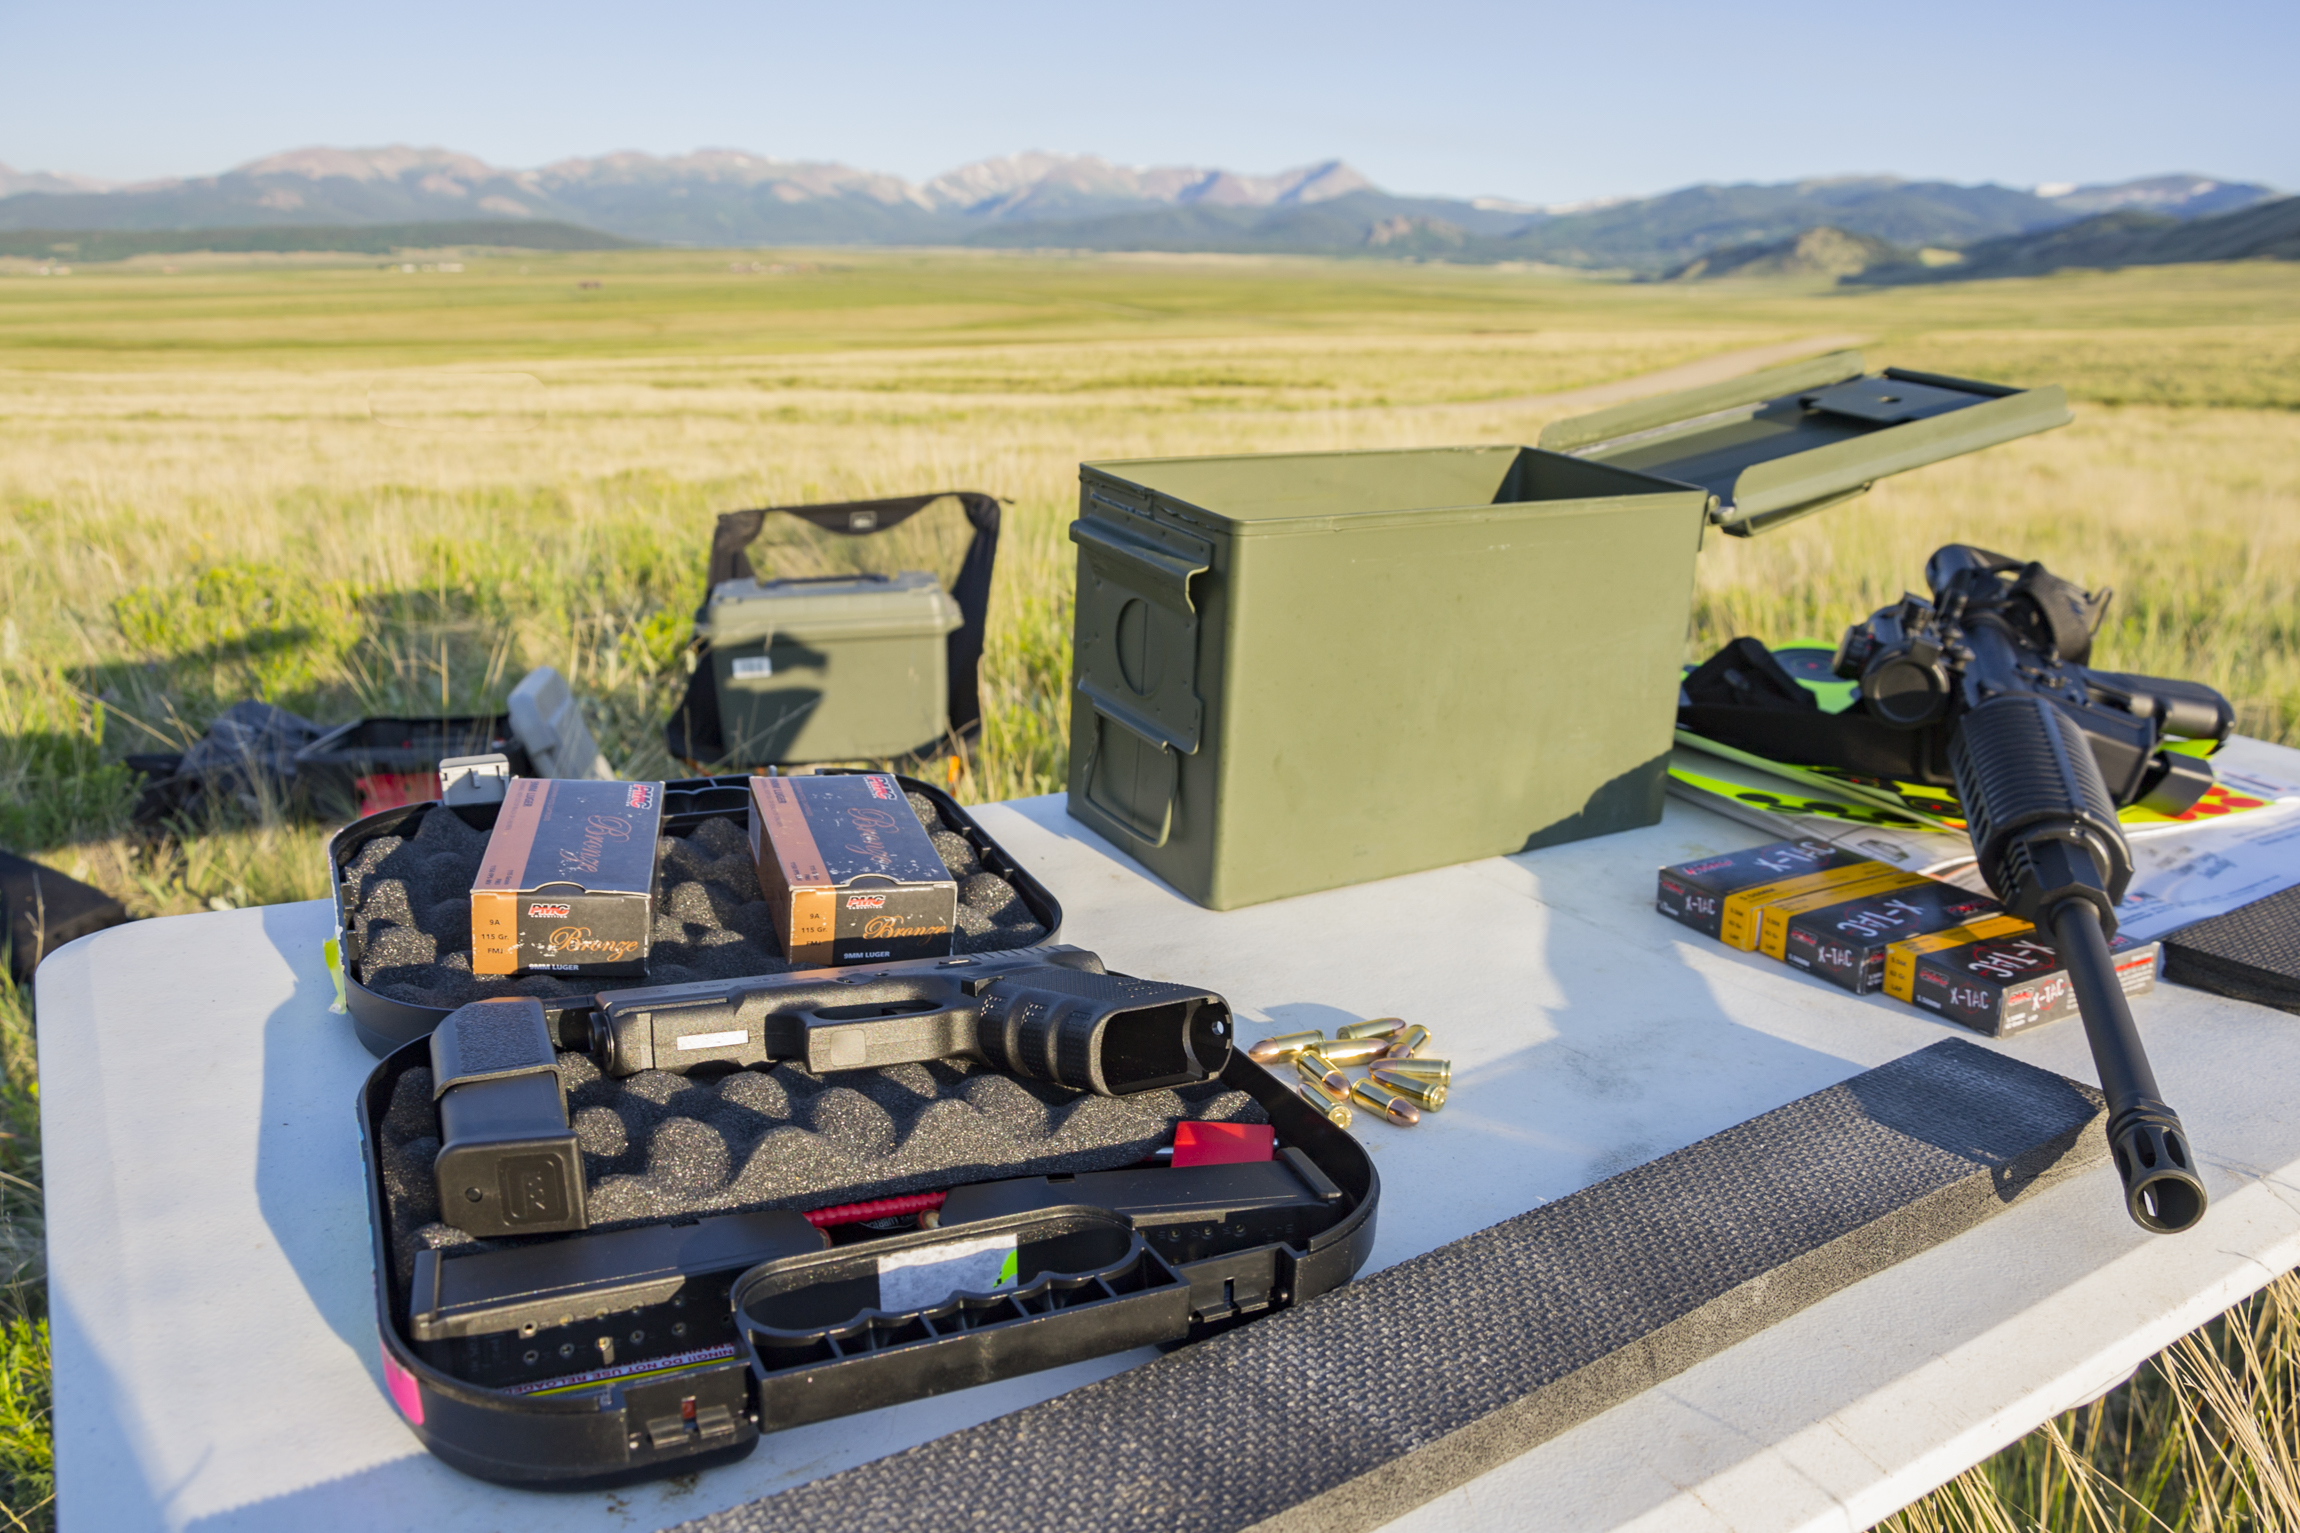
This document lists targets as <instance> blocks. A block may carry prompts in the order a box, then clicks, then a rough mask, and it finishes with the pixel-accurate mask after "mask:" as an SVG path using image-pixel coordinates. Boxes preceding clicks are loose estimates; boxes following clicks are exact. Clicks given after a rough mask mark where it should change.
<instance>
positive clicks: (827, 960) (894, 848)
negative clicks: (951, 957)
mask: <svg viewBox="0 0 2300 1533" xmlns="http://www.w3.org/2000/svg"><path fill="white" fill-rule="evenodd" d="M751 856H752V857H753V858H754V859H755V860H756V861H757V863H758V867H759V889H760V891H761V892H763V893H764V894H765V895H766V897H767V905H768V907H769V908H770V909H771V910H772V911H773V912H774V917H775V935H776V937H777V939H778V940H780V941H781V943H782V944H783V953H784V956H785V957H787V958H789V959H790V960H791V961H792V962H793V963H802V964H808V965H810V966H817V967H828V966H831V965H835V964H848V963H876V962H882V961H885V960H888V959H895V958H936V957H941V956H943V955H944V954H947V953H949V952H950V950H951V945H952V941H953V939H954V937H955V935H956V932H957V927H958V883H957V881H956V880H955V879H953V878H952V877H951V875H950V869H949V868H948V867H947V866H946V865H945V864H944V863H943V860H942V859H941V858H940V857H939V856H937V855H936V854H935V850H934V841H933V839H932V838H930V837H929V836H928V835H927V833H926V829H925V827H924V826H922V825H921V824H919V820H918V816H917V815H916V814H913V813H912V812H911V807H910V805H909V803H908V802H907V801H905V799H904V797H903V791H902V784H901V783H900V782H898V781H897V780H896V779H895V778H894V777H892V776H890V775H888V774H886V773H883V772H858V773H852V774H839V775H836V776H825V777H815V776H808V777H754V778H752V779H751Z"/></svg>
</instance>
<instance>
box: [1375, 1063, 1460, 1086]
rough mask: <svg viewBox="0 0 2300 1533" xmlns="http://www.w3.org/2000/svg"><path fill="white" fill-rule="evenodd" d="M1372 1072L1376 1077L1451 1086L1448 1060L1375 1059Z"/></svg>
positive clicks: (1451, 1075)
mask: <svg viewBox="0 0 2300 1533" xmlns="http://www.w3.org/2000/svg"><path fill="white" fill-rule="evenodd" d="M1373 1070H1374V1073H1375V1074H1376V1075H1382V1076H1395V1077H1397V1078H1398V1079H1400V1080H1408V1081H1429V1082H1432V1083H1434V1084H1436V1085H1440V1086H1450V1085H1452V1084H1453V1061H1452V1060H1450V1059H1377V1060H1375V1061H1374V1064H1373Z"/></svg>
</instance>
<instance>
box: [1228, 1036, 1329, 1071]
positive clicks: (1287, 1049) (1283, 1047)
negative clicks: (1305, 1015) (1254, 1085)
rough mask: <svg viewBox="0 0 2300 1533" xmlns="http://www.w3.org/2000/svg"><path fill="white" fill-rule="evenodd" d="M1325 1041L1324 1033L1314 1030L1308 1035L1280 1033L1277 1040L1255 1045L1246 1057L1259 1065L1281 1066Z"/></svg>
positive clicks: (1265, 1039) (1267, 1040) (1272, 1039)
mask: <svg viewBox="0 0 2300 1533" xmlns="http://www.w3.org/2000/svg"><path fill="white" fill-rule="evenodd" d="M1325 1039H1326V1035H1325V1034H1324V1033H1321V1032H1317V1031H1314V1030H1313V1031H1311V1032H1307V1033H1280V1034H1279V1035H1278V1036H1277V1037H1275V1038H1264V1039H1263V1040H1262V1041H1261V1042H1260V1043H1257V1044H1255V1045H1254V1046H1253V1047H1252V1048H1250V1049H1248V1050H1247V1051H1246V1057H1247V1058H1248V1059H1251V1060H1252V1061H1253V1062H1254V1063H1256V1064H1258V1065H1274V1064H1280V1063H1282V1062H1284V1061H1286V1060H1289V1059H1292V1058H1293V1057H1294V1056H1295V1055H1296V1054H1299V1053H1301V1052H1302V1050H1304V1049H1306V1048H1308V1047H1309V1046H1310V1045H1311V1044H1313V1043H1323V1042H1325Z"/></svg>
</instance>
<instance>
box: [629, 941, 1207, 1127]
mask: <svg viewBox="0 0 2300 1533" xmlns="http://www.w3.org/2000/svg"><path fill="white" fill-rule="evenodd" d="M597 1008H598V1009H597V1010H596V1011H594V1012H593V1013H592V1020H591V1054H592V1057H593V1058H594V1059H596V1060H597V1061H598V1062H599V1068H600V1069H601V1070H603V1071H605V1072H606V1073H607V1074H609V1075H636V1074H637V1073H638V1072H640V1071H641V1070H669V1071H672V1072H674V1073H679V1074H683V1073H685V1072H686V1071H688V1070H690V1069H693V1068H694V1067H695V1066H697V1065H702V1064H717V1063H730V1064H737V1065H757V1064H767V1063H769V1062H771V1061H774V1060H789V1061H791V1062H792V1063H793V1064H796V1065H799V1066H801V1067H803V1068H805V1069H806V1070H808V1071H810V1072H813V1073H816V1074H820V1073H823V1072H826V1071H832V1070H861V1069H869V1068H874V1067H876V1066H879V1065H899V1064H913V1063H918V1062H922V1061H925V1060H930V1059H978V1060H981V1061H982V1062H983V1063H984V1064H987V1065H990V1066H992V1067H993V1068H995V1069H999V1070H1004V1071H1006V1072H1008V1073H1009V1074H1013V1075H1020V1076H1024V1077H1027V1078H1029V1079H1033V1080H1045V1081H1053V1082H1055V1083H1056V1084H1057V1085H1062V1086H1069V1087H1072V1088H1073V1089H1075V1090H1079V1091H1091V1092H1094V1093H1096V1094H1098V1095H1101V1096H1113V1097H1115V1096H1130V1095H1132V1094H1133V1093H1135V1092H1138V1091H1152V1090H1156V1089H1157V1088H1159V1087H1161V1086H1182V1085H1188V1084H1190V1083H1191V1082H1194V1081H1203V1080H1208V1079H1211V1078H1212V1077H1214V1076H1216V1075H1218V1074H1220V1073H1221V1070H1222V1067H1223V1065H1224V1064H1226V1063H1228V1061H1229V1058H1230V1032H1231V1028H1230V1008H1229V1005H1228V1004H1227V1003H1226V1002H1225V1001H1223V999H1222V998H1221V997H1220V996H1218V995H1216V994H1214V993H1213V992H1212V991H1209V990H1203V989H1198V988H1195V987H1193V986H1189V985H1169V984H1163V983H1161V982H1159V981H1156V980H1147V979H1135V978H1132V977H1131V976H1128V975H1124V974H1110V973H1105V972H1104V971H1103V968H1102V960H1101V959H1099V958H1097V957H1095V956H1094V955H1093V954H1092V953H1089V952H1087V951H1085V950H1084V949H1082V948H1074V947H1060V946H1056V947H1033V948H1020V949H1017V950H1015V951H1013V952H1007V953H978V954H974V955H971V956H967V957H960V958H914V959H909V960H905V961H901V962H896V963H873V964H857V965H854V966H853V967H851V968H844V969H812V970H807V971H804V972H801V973H796V974H769V975H761V976H758V977H756V978H752V979H732V980H714V981H706V982H703V983H699V984H691V985H658V986H653V987H649V988H646V989H640V990H616V991H611V992H608V993H606V994H603V995H601V996H600V997H599V999H598V1003H597Z"/></svg>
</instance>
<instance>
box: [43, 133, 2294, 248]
mask: <svg viewBox="0 0 2300 1533" xmlns="http://www.w3.org/2000/svg"><path fill="white" fill-rule="evenodd" d="M2272 195H2274V194H2273V193H2272V192H2270V191H2269V189H2268V188H2266V187H2260V186H2251V185H2247V184H2244V183H2237V182H2223V181H2217V180H2214V179H2212V178H2209V177H2204V176H2195V175H2176V176H2155V177H2150V178H2147V179H2145V180H2140V181H2130V182H2121V183H2118V184H2116V185H2114V186H2086V187H2079V186H2051V187H2043V188H2039V189H2037V190H2035V191H2025V190H2021V189H2018V188H2014V187H2004V186H1959V185H1954V184H1951V183H1947V182H1925V181H1901V180H1897V179H1895V178H1892V177H1887V176H1860V177H1838V178H1831V179H1821V180H1808V181H1798V182H1791V183H1785V184H1781V185H1734V186H1694V187H1686V188H1684V189H1682V190H1679V191H1674V192H1669V193H1666V194H1664V195H1662V196H1658V197H1648V198H1641V199H1616V200H1612V201H1607V202H1603V203H1585V204H1579V205H1574V206H1559V207H1549V208H1542V207H1535V206H1532V205H1529V204H1525V203H1517V202H1510V201H1506V200H1503V199H1499V198H1487V197H1481V198H1474V199H1470V200H1466V201H1465V200H1460V199H1454V198H1436V197H1403V196H1398V195H1395V194H1393V193H1390V192H1387V191H1384V190H1382V189H1381V188H1379V187H1377V186H1375V185H1373V184H1372V183H1371V182H1369V181H1368V180H1367V179H1366V178H1365V177H1364V176H1363V175H1360V174H1359V173H1358V172H1357V171H1355V170H1353V169H1352V168H1351V167H1349V166H1348V165H1345V164H1343V163H1341V162H1340V161H1338V160H1328V161H1323V162H1320V163H1317V164H1312V165H1303V166H1297V167H1295V168H1293V169H1290V170H1282V171H1278V172H1275V173H1273V174H1269V175H1250V174H1244V173H1241V172H1237V171H1231V170H1223V169H1217V168H1211V167H1206V166H1187V165H1167V166H1151V167H1133V166H1124V165H1116V164H1112V163H1111V162H1110V161H1108V160H1104V159H1100V158H1097V157H1095V156H1093V155H1063V154H1045V153H1036V152H1034V153H1029V154H1018V155H1008V156H1004V157H1002V158H999V159H991V160H980V161H977V162H975V163H973V164H971V165H963V166H961V167H959V168H958V169H956V170H953V171H950V172H948V173H947V174H945V175H940V176H936V177H935V178H933V179H932V180H929V181H926V182H923V183H916V184H914V183H912V182H909V181H906V180H904V179H902V178H901V177H899V176H891V175H886V174H883V173H880V172H875V171H869V170H862V169H858V168H856V167H854V166H851V165H841V164H837V163H835V162H830V161H802V160H779V159H775V158H772V157H770V156H766V155H757V154H749V153H746V152H744V151H741V150H734V149H706V150H699V151H697V152H695V153H692V154H684V155H674V156H667V157H666V156H657V155H647V154H637V153H623V154H610V155H602V156H599V157H596V158H591V159H572V160H562V161H559V162H557V163H555V164H550V165H545V166H542V167H540V168H537V169H532V170H510V169H504V168H502V167H500V166H495V165H490V164H488V163H486V162H485V161H483V160H480V159H477V158H475V157H474V156H471V155H467V154H459V153H456V152H454V151H451V150H446V149H424V148H411V147H408V146H405V145H396V146H392V147H389V148H383V149H330V148H314V149H299V150H294V151H292V152H290V153H286V154H279V155H273V156H271V157H269V158H267V159H262V160H257V161H254V162H252V163H250V164H246V165H242V166H239V167H238V168H236V169H233V170H230V171H226V172H225V173H223V174H221V175H217V176H205V177H196V178H191V179H185V180H170V181H159V182H149V183H145V184H141V185H136V186H105V185H102V184H100V183H95V182H89V181H86V180H84V179H79V178H73V177H67V176H58V175H49V174H46V173H41V172H23V173H19V172H16V171H12V170H9V169H8V168H7V167H5V166H0V230H10V229H13V230H56V229H67V230H82V231H97V230H111V231H129V230H181V229H223V228H254V227H264V228H271V229H276V230H296V231H302V230H308V229H312V228H320V227H331V226H362V225H375V224H408V223H416V222H443V221H444V222H462V221H466V220H471V219H503V220H513V221H520V222H525V223H551V222H556V223H562V224H569V225H576V226H581V227H585V228H591V229H599V230H604V231H606V232H607V233H609V234H613V235H619V236H621V237H623V238H625V239H631V240H643V241H648V242H651V243H667V244H685V245H698V246H747V245H748V246H755V245H886V244H920V245H958V244H973V245H983V246H995V247H1000V248H1006V249H1072V250H1077V249H1085V250H1174V251H1194V250H1212V251H1251V252H1262V253H1270V254H1285V253H1300V254H1309V253H1316V254H1334V255H1367V256H1376V257H1388V258H1396V257H1400V256H1405V257H1419V258H1434V259H1444V260H1453V261H1538V262H1546V263H1553V264H1558V265H1565V266H1578V267H1585V268H1598V269H1616V270H1623V269H1625V270H1629V271H1633V272H1638V273H1641V274H1646V275H1654V276H1658V275H1661V274H1663V273H1665V272H1669V271H1671V270H1674V269H1677V268H1680V267H1683V266H1686V265H1687V264H1689V263H1691V262H1693V261H1695V260H1697V259H1699V258H1702V257H1704V256H1709V255H1711V254H1712V253H1713V252H1716V251H1719V250H1721V249H1726V248H1735V247H1744V246H1766V245H1772V244H1777V243H1779V242H1781V241H1785V240H1787V241H1794V240H1796V239H1797V238H1799V237H1800V236H1802V235H1804V234H1806V233H1807V232H1809V231H1812V230H1816V229H1820V228H1830V229H1836V230H1841V231H1843V232H1844V233H1845V234H1846V235H1847V236H1849V237H1853V238H1856V239H1866V240H1879V241H1885V242H1888V243H1891V244H1895V245H1900V246H1906V247H1908V248H1910V249H1918V248H1922V247H1926V246H1965V245H1975V244H1978V243H1980V242H1983V241H1987V240H1992V239H2000V238H2005V237H2010V236H2018V235H2026V234H2031V233H2035V232H2038V231H2040V230H2046V229H2051V228H2054V227H2057V226H2060V225H2064V224H2070V223H2074V222H2077V221H2078V220H2080V219H2083V218H2085V217H2087V216H2089V215H2093V214H2098V213H2102V212H2107V211H2126V210H2144V211H2146V212H2148V213H2153V214H2162V215H2166V216H2171V217H2187V216H2191V215H2194V214H2199V213H2215V212H2223V211H2226V210H2229V209H2232V208H2238V207H2242V206H2245V205H2248V204H2250V203H2256V202H2258V201H2260V200H2261V199H2263V198H2267V197H2270V196H2272Z"/></svg>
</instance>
